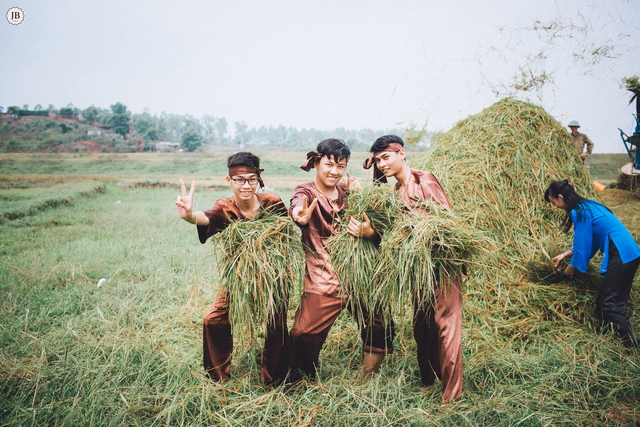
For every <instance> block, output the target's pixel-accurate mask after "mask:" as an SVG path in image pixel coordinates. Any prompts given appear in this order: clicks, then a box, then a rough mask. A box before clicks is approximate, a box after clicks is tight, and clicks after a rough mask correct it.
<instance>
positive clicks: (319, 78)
mask: <svg viewBox="0 0 640 427" xmlns="http://www.w3.org/2000/svg"><path fill="white" fill-rule="evenodd" d="M1 2H2V5H3V15H4V13H6V11H7V10H8V9H9V8H10V7H13V6H16V7H20V8H21V9H22V10H23V11H24V13H25V20H24V22H23V23H22V24H20V25H16V26H12V25H10V24H9V23H8V22H7V21H6V20H3V21H2V23H0V55H1V58H2V59H1V61H0V76H1V77H2V78H1V79H0V82H1V83H0V105H1V106H3V107H4V108H5V109H6V108H7V107H8V106H10V105H19V106H22V105H23V104H28V105H29V106H30V107H31V108H33V107H34V106H35V105H36V104H41V105H43V106H45V107H46V106H47V105H49V104H54V105H55V106H56V107H58V108H59V107H62V106H66V105H67V104H68V103H73V105H74V106H76V107H78V108H81V109H84V108H86V107H88V106H89V105H91V104H94V105H96V106H98V107H102V108H108V107H109V106H110V105H112V104H114V103H116V102H118V101H119V102H122V103H123V104H125V105H126V106H127V107H128V108H129V109H130V110H131V111H133V112H135V113H141V112H142V111H143V109H144V108H145V107H146V108H148V109H149V111H150V112H151V113H152V114H159V113H161V112H162V111H165V112H167V113H177V114H191V115H193V116H196V117H201V116H202V115H204V114H209V115H212V116H215V117H225V118H226V119H227V120H228V122H229V124H230V129H231V130H232V129H233V125H232V123H233V122H235V121H242V120H243V121H244V122H245V123H246V124H247V125H248V126H250V127H253V126H255V127H259V126H262V125H265V126H269V125H273V126H277V125H279V124H283V125H285V126H294V127H298V128H303V127H306V128H311V127H315V128H318V129H333V128H337V127H345V128H352V129H360V128H365V127H366V128H371V129H385V128H390V127H396V126H407V125H410V124H415V125H418V126H422V125H423V124H424V123H425V122H427V127H428V129H429V130H448V129H449V128H450V127H451V126H452V125H453V124H454V123H455V122H457V121H458V120H461V119H464V118H465V117H467V116H468V115H471V114H475V113H478V112H479V111H481V110H482V108H485V107H487V106H489V105H491V104H492V103H493V102H495V101H497V100H498V99H500V98H502V97H503V96H505V95H506V94H508V93H510V92H511V93H513V94H514V95H516V97H518V98H519V99H524V100H526V99H529V100H531V101H532V102H535V103H537V104H540V105H542V106H543V107H544V108H545V109H546V110H547V111H548V112H549V113H550V114H552V115H553V116H554V117H556V118H557V119H558V120H560V121H561V122H562V123H563V124H567V123H568V121H569V120H572V119H577V120H579V121H580V123H581V124H582V129H581V130H582V131H584V132H585V133H587V134H588V135H589V136H590V137H591V138H592V139H593V140H594V142H595V143H596V148H595V151H596V152H622V151H623V146H622V143H621V141H620V139H619V137H618V130H617V128H618V127H621V128H623V130H625V132H627V133H629V132H632V131H633V126H632V124H633V121H632V120H633V119H632V117H631V113H632V112H633V108H632V107H630V106H628V105H627V104H628V101H629V99H630V93H629V92H627V91H625V90H623V89H621V88H620V81H621V79H622V78H623V77H628V76H631V75H638V74H640V24H639V22H640V19H639V18H640V3H639V2H638V1H636V0H633V1H632V0H610V1H607V2H602V1H600V2H595V1H571V0H562V1H553V0H541V1H532V2H526V3H529V4H525V2H514V1H501V0H500V1H499V0H488V1H483V2H471V1H458V0H453V1H447V2H444V1H441V2H436V1H417V0H416V1H409V0H407V1H400V0H397V1H377V0H368V1H345V0H342V1H333V0H324V1H303V0H298V1H293V0H291V1H278V0H274V1H227V2H222V1H182V2H176V1H163V0H154V1H122V0H112V1H102V2H87V1H79V0H67V1H56V0H47V1H42V0H37V1H36V0H16V1H14V0H12V1H11V3H9V2H7V1H5V0H2V1H1ZM536 21H539V22H540V24H538V27H539V29H538V30H537V31H536V30H534V29H533V27H534V25H535V23H536ZM542 26H547V27H551V28H550V29H548V30H544V29H540V28H541V27H542ZM552 34H555V35H552ZM603 47H605V48H608V50H607V49H602V48H603ZM598 48H600V50H599V51H597V52H600V53H596V54H595V55H593V54H592V53H593V52H594V51H595V50H596V49H598ZM602 52H604V53H606V54H605V55H603V54H602ZM539 53H542V55H538V54H539ZM529 69H531V70H532V71H533V73H534V75H539V74H540V73H541V72H543V71H544V72H546V73H547V75H548V76H549V77H550V78H549V80H548V82H547V83H546V85H544V86H543V87H542V88H539V89H538V90H534V91H530V92H522V91H515V90H513V89H512V85H513V83H514V81H515V79H514V76H515V75H516V74H518V73H519V72H520V71H519V70H529ZM496 91H497V92H499V93H498V94H496Z"/></svg>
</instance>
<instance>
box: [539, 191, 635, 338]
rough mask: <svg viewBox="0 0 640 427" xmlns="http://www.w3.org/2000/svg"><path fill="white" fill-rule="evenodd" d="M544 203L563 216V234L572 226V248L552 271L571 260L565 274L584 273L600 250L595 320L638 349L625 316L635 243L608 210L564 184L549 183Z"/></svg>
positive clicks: (627, 318)
mask: <svg viewBox="0 0 640 427" xmlns="http://www.w3.org/2000/svg"><path fill="white" fill-rule="evenodd" d="M544 199H545V200H546V201H547V202H549V203H551V204H552V205H553V206H555V207H556V208H559V209H562V210H564V211H565V212H566V216H565V219H564V224H563V225H564V231H565V233H566V232H568V231H569V230H570V229H571V226H573V247H572V248H571V249H569V250H568V251H566V252H563V253H561V254H560V255H557V256H556V257H554V258H553V260H552V262H553V264H554V267H555V268H558V266H559V265H560V262H561V261H562V260H563V259H565V258H567V257H571V260H570V262H569V265H567V267H566V268H565V269H564V274H565V275H567V276H569V277H573V275H574V274H575V271H576V270H578V271H580V272H581V273H586V272H587V266H588V265H589V261H590V260H591V258H593V256H594V255H595V254H596V252H597V251H598V250H600V251H601V252H602V253H603V254H604V256H603V258H602V264H601V265H600V274H602V275H603V276H604V279H603V281H602V286H601V287H600V291H599V292H598V298H597V299H596V317H597V318H598V319H599V320H600V321H601V322H602V323H603V325H604V326H613V328H614V329H615V330H616V332H617V333H618V335H620V337H621V338H622V342H623V343H624V345H625V346H627V347H636V348H637V347H640V343H639V342H638V340H637V339H636V338H635V337H634V335H633V332H632V330H631V323H630V322H629V315H628V314H627V301H628V300H629V292H630V291H631V285H632V284H633V276H634V275H635V274H636V271H637V270H638V265H640V247H639V246H638V243H636V241H635V240H634V238H633V236H632V235H631V233H629V231H628V230H627V229H626V228H625V226H624V225H623V224H622V222H620V220H619V219H618V218H616V217H615V215H614V214H613V213H612V212H611V211H610V210H609V208H607V207H606V206H603V205H601V204H600V203H598V202H596V201H594V200H588V199H585V198H584V197H582V196H580V195H579V194H578V193H576V191H575V190H574V188H573V187H572V186H571V184H569V182H568V181H567V180H564V181H555V182H552V183H551V185H549V188H547V191H546V192H545V193H544Z"/></svg>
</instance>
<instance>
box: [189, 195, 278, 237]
mask: <svg viewBox="0 0 640 427" xmlns="http://www.w3.org/2000/svg"><path fill="white" fill-rule="evenodd" d="M256 196H258V200H259V201H260V209H261V210H264V209H268V210H269V211H270V212H271V213H273V214H274V215H280V216H287V208H286V207H285V205H284V203H282V199H281V198H280V197H278V196H276V195H275V194H271V193H256ZM204 214H205V215H206V216H207V218H209V224H208V225H198V237H199V238H200V243H204V242H206V241H207V239H208V238H209V237H211V236H213V235H214V234H216V233H219V232H221V231H222V230H224V229H225V228H227V226H228V225H229V224H231V222H233V221H235V220H237V219H247V217H246V216H244V214H243V213H242V211H241V210H240V208H238V205H236V200H235V198H234V197H233V196H231V197H229V198H228V199H218V200H216V203H215V204H214V205H213V207H212V208H211V209H209V210H208V211H204Z"/></svg>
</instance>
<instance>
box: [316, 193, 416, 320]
mask: <svg viewBox="0 0 640 427" xmlns="http://www.w3.org/2000/svg"><path fill="white" fill-rule="evenodd" d="M403 209H404V204H403V202H402V199H401V198H400V196H399V195H398V193H397V192H396V191H395V190H393V188H391V187H390V186H388V185H380V186H378V185H365V186H363V187H362V188H360V189H356V190H351V192H350V194H349V207H348V208H347V210H346V212H345V217H344V221H343V224H342V231H341V232H340V233H338V234H337V235H335V236H334V237H332V238H331V239H330V240H329V242H328V244H327V248H328V250H329V254H330V256H331V262H332V264H333V268H334V270H335V272H336V275H337V276H338V280H340V284H341V286H342V292H343V293H345V294H348V295H350V297H351V300H350V301H351V302H352V303H362V304H364V305H365V307H368V308H371V307H373V305H372V304H373V299H372V297H373V291H374V290H375V287H374V282H373V280H372V278H373V274H374V272H375V269H376V266H377V265H378V249H377V247H376V245H375V244H374V243H373V242H372V241H371V240H369V239H366V238H358V237H353V236H352V235H351V234H349V232H348V231H347V226H348V224H349V220H350V218H351V217H354V218H355V219H357V220H358V221H363V220H364V215H365V214H366V215H367V217H368V218H369V220H370V221H371V226H372V227H373V229H374V230H376V232H377V233H378V235H379V236H380V237H382V236H384V235H385V234H386V233H387V232H388V231H389V229H390V228H391V227H392V226H393V224H394V222H396V221H397V220H398V219H400V218H401V217H402V215H403ZM360 320H362V319H360Z"/></svg>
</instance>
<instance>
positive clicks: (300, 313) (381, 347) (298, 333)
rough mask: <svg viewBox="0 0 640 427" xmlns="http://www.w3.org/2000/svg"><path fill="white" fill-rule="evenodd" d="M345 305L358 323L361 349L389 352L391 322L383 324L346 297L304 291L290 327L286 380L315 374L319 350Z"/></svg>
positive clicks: (296, 379)
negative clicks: (289, 356) (289, 357)
mask: <svg viewBox="0 0 640 427" xmlns="http://www.w3.org/2000/svg"><path fill="white" fill-rule="evenodd" d="M344 308H347V309H348V310H349V312H350V313H351V314H352V315H353V316H354V318H355V319H356V320H358V319H362V321H361V322H358V323H359V330H360V338H361V339H362V342H363V352H365V353H367V352H371V353H377V354H390V353H393V337H394V335H395V330H394V326H393V323H391V324H390V325H389V327H387V328H385V325H384V323H383V322H382V320H381V318H380V316H374V317H373V318H372V317H371V316H370V315H369V314H368V311H367V310H365V309H364V308H363V307H362V306H361V305H358V304H349V303H348V300H347V299H344V298H339V297H329V296H324V295H318V294H312V293H305V294H303V295H302V299H301V301H300V306H299V307H298V310H297V311H296V316H295V320H294V323H293V326H292V328H291V336H290V341H291V348H290V349H288V351H287V352H288V353H290V355H291V358H292V360H291V362H290V366H291V372H290V378H289V380H290V381H298V380H300V378H301V374H305V375H308V376H310V377H311V378H315V376H316V369H317V366H318V359H319V357H320V350H321V349H322V345H323V344H324V342H325V341H326V339H327V335H328V334H329V329H331V326H332V325H333V323H334V322H335V320H336V319H337V317H338V315H339V314H340V312H341V311H342V310H343V309H344Z"/></svg>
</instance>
